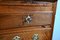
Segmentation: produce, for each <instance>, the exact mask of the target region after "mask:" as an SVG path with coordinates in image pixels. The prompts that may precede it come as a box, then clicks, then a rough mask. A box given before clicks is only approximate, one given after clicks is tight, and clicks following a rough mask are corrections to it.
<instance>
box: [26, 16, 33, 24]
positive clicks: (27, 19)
mask: <svg viewBox="0 0 60 40" xmlns="http://www.w3.org/2000/svg"><path fill="white" fill-rule="evenodd" d="M31 21H32V18H31V16H30V15H28V16H27V17H26V18H25V22H26V23H28V24H29V23H30V22H31Z"/></svg>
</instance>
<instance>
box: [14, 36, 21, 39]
mask: <svg viewBox="0 0 60 40" xmlns="http://www.w3.org/2000/svg"><path fill="white" fill-rule="evenodd" d="M13 40H21V38H20V37H19V36H15V37H14V38H13Z"/></svg>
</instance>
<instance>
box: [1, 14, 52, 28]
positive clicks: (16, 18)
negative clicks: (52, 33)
mask: <svg viewBox="0 0 60 40" xmlns="http://www.w3.org/2000/svg"><path fill="white" fill-rule="evenodd" d="M51 22H52V13H25V14H23V15H22V13H21V14H11V15H10V14H1V15H0V29H9V28H10V29H11V28H19V27H27V26H28V27H29V26H30V27H31V26H39V25H48V24H49V25H50V24H51Z"/></svg>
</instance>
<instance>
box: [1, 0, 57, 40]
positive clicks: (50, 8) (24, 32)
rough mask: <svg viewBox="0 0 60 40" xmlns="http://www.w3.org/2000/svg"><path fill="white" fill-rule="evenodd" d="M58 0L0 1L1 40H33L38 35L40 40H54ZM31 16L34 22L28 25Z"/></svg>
mask: <svg viewBox="0 0 60 40" xmlns="http://www.w3.org/2000/svg"><path fill="white" fill-rule="evenodd" d="M55 1H56V0H52V1H51V0H50V1H48V0H46V1H44V0H42V1H41V0H37V1H36V0H29V1H27V0H23V1H22V0H20V1H19V0H17V1H16V0H8V1H7V0H1V1H0V40H13V38H14V37H15V36H19V37H21V40H32V37H33V35H34V34H38V36H39V40H52V33H53V24H54V18H55V12H56V2H55ZM28 15H30V16H31V18H32V21H31V22H30V23H26V22H25V19H26V17H27V16H28Z"/></svg>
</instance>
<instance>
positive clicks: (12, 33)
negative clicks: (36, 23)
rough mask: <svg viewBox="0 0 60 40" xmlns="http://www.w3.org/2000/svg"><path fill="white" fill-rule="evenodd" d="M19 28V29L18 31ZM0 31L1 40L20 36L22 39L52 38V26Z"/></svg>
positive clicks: (40, 39)
mask: <svg viewBox="0 0 60 40" xmlns="http://www.w3.org/2000/svg"><path fill="white" fill-rule="evenodd" d="M18 30H19V31H18ZM1 32H2V31H0V40H13V39H15V38H20V39H21V40H33V39H34V38H35V37H37V38H38V40H51V28H39V27H38V28H21V29H20V28H19V29H10V30H4V31H3V32H2V34H1Z"/></svg>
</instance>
